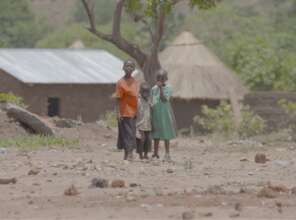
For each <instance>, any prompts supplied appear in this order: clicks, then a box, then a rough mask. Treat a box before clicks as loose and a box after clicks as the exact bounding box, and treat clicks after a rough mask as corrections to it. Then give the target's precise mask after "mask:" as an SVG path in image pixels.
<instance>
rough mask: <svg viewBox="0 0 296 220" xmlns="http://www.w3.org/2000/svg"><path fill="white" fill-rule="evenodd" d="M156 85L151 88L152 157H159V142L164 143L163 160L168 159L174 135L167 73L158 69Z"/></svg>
mask: <svg viewBox="0 0 296 220" xmlns="http://www.w3.org/2000/svg"><path fill="white" fill-rule="evenodd" d="M156 80H157V82H156V85H155V86H154V87H153V88H152V90H151V94H152V137H153V139H154V154H153V156H152V157H153V158H157V159H158V158H159V154H158V150H159V142H160V141H161V140H163V141H164V143H165V157H164V160H166V161H170V160H171V157H170V140H172V139H174V138H175V137H176V136H177V135H176V120H175V116H174V113H173V110H172V107H171V104H170V97H171V96H172V88H171V86H169V85H167V80H168V75H167V72H166V71H164V70H160V71H159V72H158V73H157V76H156Z"/></svg>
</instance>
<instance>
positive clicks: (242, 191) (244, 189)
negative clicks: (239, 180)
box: [239, 187, 248, 193]
mask: <svg viewBox="0 0 296 220" xmlns="http://www.w3.org/2000/svg"><path fill="white" fill-rule="evenodd" d="M247 191H248V190H247V189H246V188H244V187H242V188H240V189H239V193H246V192H247Z"/></svg>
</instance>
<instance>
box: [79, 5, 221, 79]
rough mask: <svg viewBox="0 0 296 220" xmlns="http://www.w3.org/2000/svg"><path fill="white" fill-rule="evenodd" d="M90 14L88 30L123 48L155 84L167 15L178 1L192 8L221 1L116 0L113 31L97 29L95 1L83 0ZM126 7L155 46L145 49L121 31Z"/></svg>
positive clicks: (205, 7)
mask: <svg viewBox="0 0 296 220" xmlns="http://www.w3.org/2000/svg"><path fill="white" fill-rule="evenodd" d="M81 1H82V3H83V6H84V8H85V11H86V13H87V16H88V20H89V23H90V27H89V28H88V30H89V31H90V32H91V33H93V34H94V35H96V36H97V37H99V38H101V39H103V40H106V41H108V42H111V43H112V44H114V45H115V46H117V47H118V48H119V49H121V50H123V51H124V52H125V53H127V54H128V55H130V56H131V57H132V58H133V59H135V60H136V61H137V63H138V65H139V66H140V67H141V68H142V70H143V72H144V77H145V80H146V81H148V82H150V83H153V82H154V81H155V73H156V71H157V70H159V69H160V68H161V65H160V62H159V57H158V52H159V47H160V43H161V40H162V38H163V34H164V31H165V29H166V26H165V20H166V17H167V16H168V15H169V14H170V13H172V12H173V11H174V9H175V6H176V5H177V4H178V3H181V2H185V3H188V4H189V5H190V6H191V7H192V8H194V7H198V8H199V9H208V8H211V7H214V6H215V5H216V4H217V2H218V1H220V0H116V5H115V9H114V13H113V26H112V31H111V33H108V34H107V33H103V32H102V31H99V30H97V28H96V20H95V13H94V11H95V10H94V8H95V3H94V1H93V0H81ZM123 10H125V11H126V12H127V13H128V15H130V16H131V17H132V18H133V22H134V23H139V22H141V23H142V24H143V25H145V26H146V27H147V28H146V30H147V32H149V36H150V40H151V46H150V48H149V51H148V52H144V51H143V50H142V49H141V48H140V47H139V46H138V45H135V44H134V43H132V42H129V41H128V40H127V39H125V38H124V37H123V36H122V34H121V22H122V14H123Z"/></svg>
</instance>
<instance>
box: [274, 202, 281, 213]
mask: <svg viewBox="0 0 296 220" xmlns="http://www.w3.org/2000/svg"><path fill="white" fill-rule="evenodd" d="M275 205H276V207H277V209H278V212H279V213H283V204H282V203H281V202H278V201H276V202H275Z"/></svg>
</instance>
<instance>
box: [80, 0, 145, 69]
mask: <svg viewBox="0 0 296 220" xmlns="http://www.w3.org/2000/svg"><path fill="white" fill-rule="evenodd" d="M81 1H82V3H83V5H84V8H85V11H86V13H87V16H88V20H89V23H90V28H88V30H89V31H90V32H91V33H93V34H94V35H96V36H97V37H99V38H101V39H103V40H106V41H108V42H111V43H113V44H114V45H115V46H117V47H118V48H119V49H121V50H123V51H124V52H126V53H127V54H129V55H130V56H131V57H132V58H134V59H135V60H136V61H137V62H138V64H139V65H140V66H141V67H143V66H144V63H145V60H146V57H147V55H146V54H145V53H144V52H143V51H142V50H141V49H140V47H139V46H137V45H135V44H132V43H131V42H129V41H127V40H126V39H124V38H123V37H122V36H121V30H120V26H121V19H122V11H123V6H124V2H125V0H117V4H116V8H115V10H114V17H113V30H112V34H105V33H102V32H100V31H98V30H97V29H96V22H95V16H94V10H93V7H91V3H92V0H81Z"/></svg>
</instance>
